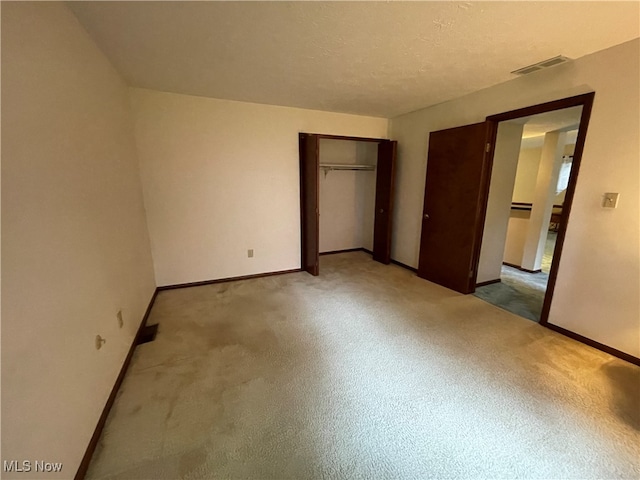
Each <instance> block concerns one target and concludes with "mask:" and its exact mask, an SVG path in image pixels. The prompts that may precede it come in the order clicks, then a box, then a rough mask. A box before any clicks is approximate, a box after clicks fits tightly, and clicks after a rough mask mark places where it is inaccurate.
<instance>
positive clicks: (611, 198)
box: [602, 192, 620, 208]
mask: <svg viewBox="0 0 640 480" xmlns="http://www.w3.org/2000/svg"><path fill="white" fill-rule="evenodd" d="M618 198H620V194H619V193H612V192H607V193H605V194H604V195H603V196H602V206H603V207H604V208H616V207H617V206H618Z"/></svg>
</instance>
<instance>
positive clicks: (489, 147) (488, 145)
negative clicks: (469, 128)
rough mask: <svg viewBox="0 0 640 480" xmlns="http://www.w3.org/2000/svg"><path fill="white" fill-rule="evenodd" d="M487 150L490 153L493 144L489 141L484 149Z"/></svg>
mask: <svg viewBox="0 0 640 480" xmlns="http://www.w3.org/2000/svg"><path fill="white" fill-rule="evenodd" d="M484 151H485V152H487V153H489V152H490V151H491V144H490V143H487V146H486V147H485V149H484Z"/></svg>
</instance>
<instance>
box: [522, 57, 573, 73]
mask: <svg viewBox="0 0 640 480" xmlns="http://www.w3.org/2000/svg"><path fill="white" fill-rule="evenodd" d="M570 61H571V59H570V58H567V57H565V56H562V55H558V56H557V57H553V58H548V59H546V60H542V61H541V62H538V63H534V64H533V65H528V66H526V67H522V68H519V69H518V70H514V71H513V72H511V73H515V74H516V75H526V74H528V73H533V72H537V71H538V70H542V69H543V68H549V67H554V66H556V65H560V64H561V63H567V62H570Z"/></svg>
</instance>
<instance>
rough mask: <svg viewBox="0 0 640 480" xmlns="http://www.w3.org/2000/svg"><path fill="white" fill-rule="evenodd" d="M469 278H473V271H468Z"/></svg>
mask: <svg viewBox="0 0 640 480" xmlns="http://www.w3.org/2000/svg"><path fill="white" fill-rule="evenodd" d="M469 278H473V270H469Z"/></svg>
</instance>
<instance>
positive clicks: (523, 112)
mask: <svg viewBox="0 0 640 480" xmlns="http://www.w3.org/2000/svg"><path fill="white" fill-rule="evenodd" d="M594 97H595V92H590V93H584V94H582V95H576V96H574V97H568V98H562V99H560V100H553V101H551V102H546V103H540V104H537V105H533V106H530V107H524V108H518V109H516V110H510V111H508V112H504V113H498V114H496V115H490V116H488V117H487V119H486V121H487V122H488V129H489V135H488V137H489V138H490V143H491V148H490V151H489V153H488V155H487V157H488V158H487V160H488V161H487V162H486V165H487V166H486V168H487V175H486V178H485V179H483V185H482V188H483V189H484V192H483V202H482V205H481V207H480V206H479V208H482V212H483V214H482V221H481V224H480V225H479V229H478V231H477V232H476V234H477V235H479V238H480V239H482V234H483V232H484V223H485V220H486V216H487V202H488V199H489V187H490V184H491V171H492V168H493V155H494V153H495V142H496V136H497V133H498V124H499V123H500V122H504V121H506V120H514V119H516V118H521V117H528V116H531V115H537V114H539V113H546V112H552V111H555V110H563V109H565V108H570V107H578V106H582V113H581V115H580V125H579V127H578V137H577V139H576V146H575V150H574V152H573V162H572V164H571V172H570V174H569V184H568V186H567V192H566V194H565V200H564V203H563V208H562V214H561V215H562V217H561V222H560V227H559V229H558V236H557V237H556V246H555V248H554V250H553V259H552V262H551V269H550V271H549V282H548V283H547V290H546V292H545V296H544V301H543V304H542V312H541V314H540V321H539V323H540V325H545V326H547V327H552V326H553V325H552V324H550V323H549V312H550V310H551V301H552V299H553V292H554V289H555V286H556V280H557V277H558V267H559V265H560V257H561V255H562V247H563V246H564V240H565V236H566V233H567V225H568V223H569V214H570V212H571V206H572V204H573V197H574V194H575V190H576V183H577V181H578V172H579V170H580V163H581V161H582V152H583V151H584V144H585V141H586V138H587V129H588V127H589V119H590V118H591V110H592V108H593V99H594ZM481 244H482V241H480V242H478V246H477V252H474V255H475V276H474V282H475V281H476V280H477V273H478V265H479V263H480V247H481V246H482V245H481Z"/></svg>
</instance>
